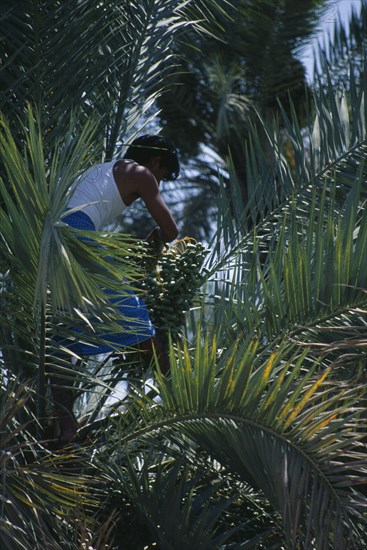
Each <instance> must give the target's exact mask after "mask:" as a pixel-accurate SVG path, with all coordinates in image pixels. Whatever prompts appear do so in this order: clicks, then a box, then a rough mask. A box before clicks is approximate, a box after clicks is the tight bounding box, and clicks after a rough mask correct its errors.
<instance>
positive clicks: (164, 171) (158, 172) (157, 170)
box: [147, 157, 170, 185]
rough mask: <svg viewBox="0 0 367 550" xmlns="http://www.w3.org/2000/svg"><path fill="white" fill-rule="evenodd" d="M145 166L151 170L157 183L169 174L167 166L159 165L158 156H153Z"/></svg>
mask: <svg viewBox="0 0 367 550" xmlns="http://www.w3.org/2000/svg"><path fill="white" fill-rule="evenodd" d="M147 168H149V170H150V171H151V172H152V174H153V176H154V177H155V179H156V180H157V183H158V185H159V184H160V183H161V181H162V180H163V179H164V178H166V177H167V176H168V175H169V172H170V171H169V168H167V167H166V166H161V159H160V157H153V158H151V159H150V161H149V162H148V163H147Z"/></svg>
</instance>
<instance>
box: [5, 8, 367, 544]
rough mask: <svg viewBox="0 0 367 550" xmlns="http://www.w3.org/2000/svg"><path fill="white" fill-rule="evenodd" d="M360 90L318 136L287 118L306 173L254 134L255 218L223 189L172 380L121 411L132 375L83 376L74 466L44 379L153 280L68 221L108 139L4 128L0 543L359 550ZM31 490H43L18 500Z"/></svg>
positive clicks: (104, 240) (142, 388)
mask: <svg viewBox="0 0 367 550" xmlns="http://www.w3.org/2000/svg"><path fill="white" fill-rule="evenodd" d="M141 4H142V3H140V5H141ZM37 5H38V6H39V4H37ZM147 5H148V3H147ZM149 5H150V4H149ZM80 6H82V4H80ZM85 8H86V6H85ZM162 9H163V7H162ZM359 82H360V83H359V85H358V86H357V85H356V83H355V82H354V81H352V82H350V83H349V84H350V93H346V94H345V95H344V97H343V98H342V99H340V98H339V96H338V95H337V94H336V93H335V89H334V88H333V86H332V85H331V84H330V85H329V86H326V87H325V88H324V89H323V90H322V91H320V92H319V93H318V94H316V95H315V98H314V104H313V106H312V109H311V108H310V109H309V113H310V115H309V121H308V124H307V125H306V130H305V129H304V125H303V124H302V125H301V124H300V122H299V120H298V118H297V115H296V114H295V109H292V108H291V109H290V111H289V110H287V111H286V110H283V111H281V113H282V116H283V126H284V127H285V128H286V129H287V133H288V135H289V136H290V142H291V144H292V148H293V151H292V158H295V159H296V164H295V165H294V166H290V165H289V163H288V160H287V157H285V156H284V155H283V152H282V151H283V150H282V142H281V136H279V132H278V127H275V128H273V127H272V126H269V124H268V123H267V121H263V120H262V119H261V116H259V126H260V128H261V133H262V136H264V135H265V136H266V138H267V140H268V145H269V147H268V148H267V149H266V152H264V149H263V148H262V147H261V145H260V144H261V141H260V139H259V138H258V134H257V130H256V129H253V131H252V132H251V140H250V141H249V143H247V145H246V146H245V147H244V149H245V151H246V155H247V156H246V163H247V166H248V181H249V185H250V189H251V197H252V200H251V201H248V202H246V203H244V202H243V195H242V193H241V191H240V190H239V189H238V188H237V186H236V178H235V177H234V176H233V178H232V181H231V190H232V193H233V197H232V198H231V199H229V197H228V192H227V189H225V188H224V186H222V187H221V189H222V194H221V200H220V202H219V207H218V212H217V232H216V235H215V238H214V239H213V242H212V243H211V245H210V254H209V255H208V259H207V264H206V269H207V271H206V275H205V279H206V280H205V284H204V285H203V288H202V290H201V294H200V295H198V296H197V301H196V303H195V307H194V308H193V309H192V311H190V313H189V314H188V315H187V321H186V333H185V338H184V339H183V341H182V342H179V343H177V344H175V345H174V344H173V343H172V344H171V346H170V358H171V376H170V377H169V378H164V377H163V376H161V374H160V373H159V370H158V372H157V374H156V377H155V378H156V379H155V382H153V383H149V382H148V381H147V379H146V377H145V379H144V382H145V384H144V382H143V384H141V383H140V380H139V379H136V380H135V381H134V379H132V378H130V389H129V390H128V391H127V396H126V395H124V396H123V397H122V398H120V397H119V394H118V392H117V391H116V390H118V389H119V383H120V382H121V368H120V367H119V366H118V365H116V364H112V365H109V364H108V363H106V362H105V361H103V360H101V361H96V362H94V363H89V362H85V363H84V364H83V365H80V366H75V367H74V368H75V369H79V370H78V389H79V392H80V397H79V399H78V403H77V410H76V412H77V414H78V416H81V415H88V417H89V420H88V422H87V424H86V426H85V432H86V433H87V434H88V437H89V439H88V443H87V444H86V445H85V447H82V448H79V449H72V448H70V449H65V452H61V453H60V454H59V455H55V453H50V452H49V451H48V449H47V448H46V447H45V446H44V445H43V444H42V442H40V441H39V439H38V438H37V437H36V436H37V430H33V428H32V425H33V423H34V424H36V425H37V423H38V422H40V421H42V416H43V413H44V412H47V410H46V411H44V404H45V403H47V392H46V391H45V389H46V386H45V378H44V375H45V368H46V365H47V364H48V363H50V362H51V363H52V361H53V360H54V358H55V356H56V355H57V352H58V349H59V348H58V342H57V340H55V338H54V331H55V330H56V329H57V328H58V327H59V323H58V321H59V319H60V317H59V316H60V315H63V317H62V321H63V326H64V327H67V321H68V319H67V315H66V314H67V312H68V311H69V310H71V309H73V308H74V311H75V312H76V314H78V312H79V315H81V316H83V315H84V313H83V311H84V309H85V307H86V304H91V307H95V308H98V311H99V314H100V315H104V316H105V320H106V322H108V323H110V324H111V325H112V326H113V323H114V321H115V319H114V317H113V315H111V312H110V311H109V310H108V309H107V308H105V307H104V301H103V296H101V295H100V293H99V287H100V284H101V277H103V281H102V282H103V284H104V285H110V286H111V288H112V289H113V290H118V288H117V287H116V283H114V282H113V281H115V280H116V279H118V278H121V277H122V276H124V275H127V276H128V277H129V278H134V276H138V273H136V269H135V268H133V266H132V265H130V263H127V262H126V261H124V253H127V248H128V247H127V243H126V241H125V236H124V235H121V234H116V233H112V232H110V233H108V232H103V233H101V234H99V235H96V242H95V244H93V243H90V244H86V243H83V242H81V241H80V240H78V239H77V238H76V234H75V232H74V231H73V230H71V229H69V228H67V227H65V226H64V225H63V224H62V222H61V220H60V213H61V212H62V211H63V205H64V203H65V199H66V194H67V189H68V185H69V182H70V180H71V178H72V176H73V175H74V174H75V173H77V172H78V170H79V169H80V168H82V167H83V166H84V165H86V164H87V163H88V162H89V159H90V158H92V157H93V155H94V151H96V150H97V149H98V147H99V146H98V141H97V142H96V136H98V132H99V126H98V124H97V125H96V124H95V123H94V121H93V120H88V122H87V123H85V122H84V123H83V120H82V119H83V116H82V117H81V118H79V117H78V116H76V119H72V120H71V122H70V125H68V124H67V122H66V115H65V128H67V129H65V128H64V129H63V132H62V135H61V137H60V139H59V140H51V137H50V135H55V133H54V132H56V128H52V127H51V126H49V119H48V117H47V116H46V115H45V113H44V112H43V110H42V109H39V110H38V111H40V112H41V114H39V115H38V114H37V110H28V118H27V121H26V123H25V124H24V125H22V124H19V125H17V126H16V127H15V126H14V125H13V122H12V121H11V122H10V123H8V122H6V121H5V120H3V121H2V131H1V141H0V155H1V159H2V160H1V163H2V166H4V168H5V169H6V171H5V172H4V173H3V175H2V181H1V183H2V185H1V194H2V206H1V210H0V225H1V242H2V246H1V248H0V251H1V256H0V273H1V274H2V280H1V283H2V285H1V300H2V308H1V311H0V327H1V330H2V341H1V350H2V355H1V358H0V360H1V366H2V373H3V378H2V381H1V395H2V403H3V406H2V416H1V427H0V429H1V431H2V433H6V434H7V437H5V438H3V437H2V438H1V441H2V443H3V444H4V447H5V448H4V449H2V450H4V452H3V453H2V455H1V457H2V459H1V466H2V496H4V497H5V498H3V499H2V501H1V506H2V510H1V520H0V521H1V523H0V529H1V533H2V535H4V536H3V539H4V540H6V542H7V544H8V547H9V548H12V546H11V545H12V544H13V548H14V546H15V547H16V548H18V547H19V548H37V547H38V548H41V546H43V547H45V544H46V542H45V541H47V544H48V546H49V547H50V548H73V549H74V548H83V547H85V545H86V544H87V543H88V544H89V545H91V546H92V547H93V545H94V546H95V547H96V548H98V547H101V548H102V547H107V548H116V547H117V548H124V547H126V544H129V545H130V547H132V548H134V547H135V548H144V547H145V546H148V545H159V547H160V548H162V549H168V548H180V549H185V548H188V547H189V546H190V547H195V548H203V549H204V548H223V549H224V548H257V547H261V545H262V546H265V547H266V548H280V547H286V548H289V549H298V548H305V549H306V548H309V547H314V548H318V549H328V548H336V549H339V548H340V549H343V548H348V549H349V548H356V549H358V548H360V547H361V546H362V545H363V542H364V540H365V539H366V533H367V527H366V519H365V517H366V515H365V512H366V507H367V499H366V494H365V493H366V491H365V489H364V487H365V483H366V466H365V465H366V450H365V449H366V447H365V445H366V427H367V426H366V413H365V411H366V384H365V381H366V378H365V376H366V375H365V370H364V364H365V357H364V356H365V327H366V318H365V311H366V306H367V304H366V292H365V288H366V282H367V281H366V277H367V269H366V267H367V266H366V262H367V260H366V254H365V247H366V242H367V235H366V231H367V221H366V216H365V200H366V190H365V186H364V182H365V179H366V165H365V163H364V156H365V150H366V127H367V125H366V111H365V109H364V101H363V98H364V95H365V92H366V81H365V80H364V79H360V80H359ZM346 88H348V87H346ZM19 112H20V113H21V114H22V111H21V110H20V111H19ZM289 112H290V113H291V115H290V116H289ZM311 112H312V114H311ZM46 114H47V113H46ZM68 116H70V113H69V115H68ZM84 118H87V117H84ZM61 119H62V117H61ZM98 122H99V121H98ZM45 128H47V129H49V131H46V130H45ZM262 139H263V138H262ZM95 148H96V149H95ZM268 151H272V155H273V156H272V157H271V158H270V159H269V154H268ZM269 165H270V168H271V169H269ZM230 168H231V166H230V165H229V166H228V170H229V172H230V173H231V170H230ZM220 183H221V182H220V180H219V181H218V186H220ZM233 205H234V207H233ZM249 220H251V223H249ZM101 244H102V245H103V247H100V246H98V245H101ZM129 245H131V242H130V241H129ZM117 250H120V256H118V257H117V260H121V261H117V262H116V263H115V264H114V265H113V266H111V265H110V264H108V263H107V262H105V261H104V257H103V256H102V252H103V254H105V255H108V254H111V252H113V253H116V252H117ZM129 255H130V256H131V250H129ZM97 265H100V266H102V267H103V268H104V269H108V270H109V272H106V271H102V272H101V271H99V270H98V269H97ZM73 321H74V320H73ZM65 330H66V329H65ZM67 333H68V335H69V331H67ZM69 336H70V335H69ZM123 359H124V361H125V365H126V364H127V363H129V355H128V356H127V358H126V357H123ZM68 368H69V369H70V367H68ZM66 372H67V371H66ZM12 374H17V375H19V374H21V375H22V378H23V380H24V378H25V377H27V378H28V379H29V380H32V379H33V380H36V381H37V382H38V385H36V387H35V388H34V391H35V396H36V397H35V401H36V403H38V407H37V408H36V411H35V412H36V414H35V412H34V410H32V406H31V403H30V405H29V407H28V406H27V405H26V403H27V401H26V399H25V397H24V391H25V393H28V394H30V393H31V389H30V388H31V386H32V385H31V384H30V383H29V382H26V387H25V390H24V386H20V387H19V382H17V381H14V380H13V376H12ZM147 376H148V377H149V376H150V373H148V374H147ZM110 397H112V398H113V400H112V402H111V400H110ZM23 404H24V407H23V406H21V405H23ZM20 474H21V476H22V477H21V478H22V480H24V482H25V483H26V487H28V491H25V490H24V488H22V489H21V490H19V484H18V482H19V479H20V478H19V475H20ZM22 487H24V484H22ZM69 489H70V490H69ZM43 493H44V494H45V495H47V499H46V501H44V499H43V497H42V495H43ZM44 502H46V505H45V504H44ZM72 511H73V513H72ZM73 518H76V519H77V521H75V522H74V519H73ZM80 526H81V527H80ZM101 526H103V528H102V527H101ZM99 534H103V536H102V535H101V536H100V538H98V536H99ZM8 541H9V542H8ZM70 541H71V542H70ZM37 545H38V546H37ZM83 545H84V546H83ZM103 545H104V546H103ZM124 545H125V546H124Z"/></svg>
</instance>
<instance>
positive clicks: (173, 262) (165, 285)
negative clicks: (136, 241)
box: [139, 238, 208, 341]
mask: <svg viewBox="0 0 367 550" xmlns="http://www.w3.org/2000/svg"><path fill="white" fill-rule="evenodd" d="M207 253H208V250H206V249H205V247H204V245H203V244H202V243H199V242H197V241H194V240H193V239H189V238H185V239H182V240H180V241H177V242H176V243H175V244H174V245H173V246H171V247H169V248H166V249H164V250H163V251H162V252H161V254H160V255H159V256H158V259H157V261H156V262H154V263H155V265H152V262H151V261H149V259H148V261H147V263H146V276H145V278H144V279H143V280H142V281H141V282H140V283H139V286H140V289H141V291H142V292H143V299H144V302H145V304H146V306H147V308H148V311H149V315H150V318H151V320H152V323H153V325H154V326H155V327H156V329H157V333H158V335H159V336H160V337H161V338H162V339H167V338H168V334H169V333H170V334H171V337H172V340H173V341H175V340H177V339H178V338H179V337H180V336H181V331H182V327H183V325H184V320H185V312H186V311H188V310H189V309H190V307H191V305H192V303H193V299H194V296H195V293H196V291H197V289H198V288H199V287H200V286H201V284H202V283H203V280H204V276H203V274H202V272H201V270H202V265H203V262H204V259H205V256H206V254H207ZM148 258H149V256H148Z"/></svg>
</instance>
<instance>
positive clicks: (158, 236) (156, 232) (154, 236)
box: [145, 227, 164, 246]
mask: <svg viewBox="0 0 367 550" xmlns="http://www.w3.org/2000/svg"><path fill="white" fill-rule="evenodd" d="M145 240H146V241H147V242H148V243H151V242H154V243H156V244H162V246H163V244H164V240H163V239H162V232H161V228H160V227H155V228H154V229H153V231H151V232H150V233H149V235H148V236H147V238H146V239H145Z"/></svg>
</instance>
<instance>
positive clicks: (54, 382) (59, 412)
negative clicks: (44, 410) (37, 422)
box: [49, 356, 78, 444]
mask: <svg viewBox="0 0 367 550" xmlns="http://www.w3.org/2000/svg"><path fill="white" fill-rule="evenodd" d="M49 376H50V383H51V390H52V397H53V401H54V407H55V415H56V421H57V423H58V427H59V437H58V439H59V441H60V443H64V444H65V443H68V442H69V441H71V440H72V439H73V438H74V437H75V435H76V432H77V429H78V425H77V421H76V418H75V416H74V413H73V403H74V390H73V385H74V380H75V375H74V373H73V371H72V369H71V363H70V357H67V356H62V357H59V358H58V360H57V362H54V364H53V365H50V366H49Z"/></svg>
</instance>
